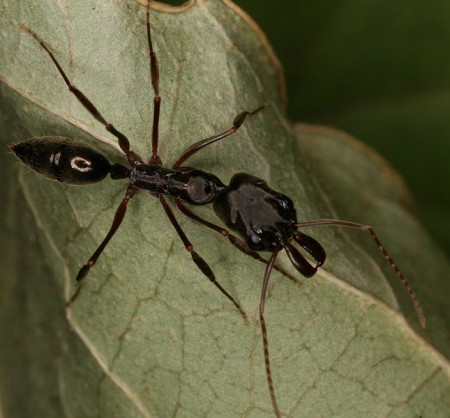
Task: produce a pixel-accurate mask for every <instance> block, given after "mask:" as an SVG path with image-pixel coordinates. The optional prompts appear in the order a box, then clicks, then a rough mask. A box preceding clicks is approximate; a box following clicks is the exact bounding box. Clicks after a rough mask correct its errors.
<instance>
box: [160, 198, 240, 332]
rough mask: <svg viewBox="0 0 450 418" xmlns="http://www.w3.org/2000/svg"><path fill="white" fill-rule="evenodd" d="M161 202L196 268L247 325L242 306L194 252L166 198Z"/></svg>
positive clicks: (161, 199)
mask: <svg viewBox="0 0 450 418" xmlns="http://www.w3.org/2000/svg"><path fill="white" fill-rule="evenodd" d="M159 200H160V202H161V204H162V206H163V208H164V210H165V212H166V215H167V216H168V218H169V220H170V222H171V223H172V225H173V227H174V228H175V230H176V231H177V234H178V236H179V237H180V239H181V241H183V244H184V247H185V248H186V250H187V251H189V253H190V254H191V257H192V260H193V261H194V263H195V264H196V266H197V267H198V268H199V269H200V270H201V272H202V273H203V274H204V275H205V276H206V277H207V278H208V279H209V280H210V281H211V283H213V284H214V285H215V286H216V287H217V288H218V289H219V290H220V291H221V292H222V293H223V294H224V295H225V296H226V297H227V298H228V299H229V300H230V301H231V302H232V303H233V304H234V306H236V308H237V309H238V311H239V312H240V313H241V315H242V317H243V318H244V322H245V323H246V324H247V323H248V319H247V314H246V313H245V311H244V310H243V309H242V308H241V305H239V303H237V302H236V300H235V299H234V298H233V296H231V295H230V294H229V293H228V292H227V291H226V290H225V289H224V288H223V287H222V286H221V285H220V283H219V282H218V281H217V280H216V276H215V275H214V273H213V271H212V270H211V267H209V265H208V263H207V262H206V261H205V260H204V259H203V258H202V257H201V256H200V255H199V254H198V253H197V252H196V251H195V250H194V246H193V245H192V244H191V242H190V241H189V239H188V238H187V236H186V234H185V233H184V231H183V229H182V228H181V226H180V224H179V223H178V221H177V220H176V218H175V215H174V213H173V211H172V209H171V208H170V206H169V205H168V203H167V201H166V199H164V196H162V195H159Z"/></svg>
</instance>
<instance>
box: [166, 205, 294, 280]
mask: <svg viewBox="0 0 450 418" xmlns="http://www.w3.org/2000/svg"><path fill="white" fill-rule="evenodd" d="M175 204H176V205H177V208H178V209H180V211H181V212H182V213H183V214H184V215H185V216H187V217H188V218H189V219H191V220H193V221H194V222H197V223H199V224H200V225H203V226H206V227H207V228H209V229H211V230H213V231H215V232H218V233H219V234H220V235H222V236H223V237H226V238H228V241H230V243H231V244H233V245H234V246H235V247H236V248H237V249H238V250H239V251H241V252H243V253H244V254H245V255H248V256H250V257H252V258H254V259H255V260H257V261H259V262H261V263H264V264H267V263H268V261H267V260H266V259H264V258H263V257H261V256H260V255H259V254H258V253H257V252H256V251H252V250H251V249H250V248H248V247H247V245H246V244H245V242H244V241H242V240H241V239H239V238H237V237H236V236H234V235H233V234H230V232H229V231H228V230H226V229H225V228H222V227H220V226H218V225H216V224H213V223H212V222H209V221H207V220H205V219H203V218H200V216H198V215H196V214H195V213H194V212H192V211H190V210H189V209H188V208H187V207H186V205H184V204H183V203H182V202H181V200H180V199H175ZM273 268H274V269H275V270H277V271H278V272H280V273H281V274H282V275H283V276H285V277H287V278H288V279H289V280H292V281H293V282H294V283H295V284H299V281H298V280H297V279H296V278H295V277H294V276H292V275H291V274H289V273H288V272H287V271H285V270H284V269H282V268H281V267H278V266H273Z"/></svg>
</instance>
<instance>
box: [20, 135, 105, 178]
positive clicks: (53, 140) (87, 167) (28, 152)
mask: <svg viewBox="0 0 450 418" xmlns="http://www.w3.org/2000/svg"><path fill="white" fill-rule="evenodd" d="M11 150H12V152H14V154H15V155H16V156H17V157H18V158H20V160H22V162H24V163H25V164H26V165H27V166H28V167H30V168H31V169H32V170H34V171H36V172H38V173H39V174H41V175H43V176H45V177H47V178H49V179H52V180H57V181H61V182H63V183H67V184H78V185H82V184H89V183H95V182H97V181H100V180H103V179H104V178H105V177H106V175H107V174H108V173H109V172H110V171H111V164H110V162H109V161H108V160H107V158H106V157H105V156H104V155H103V154H101V153H99V152H98V151H96V150H94V149H92V148H90V147H88V146H87V145H84V144H83V143H80V142H74V141H73V140H71V139H68V138H64V137H61V136H41V137H35V138H31V139H27V140H25V141H22V142H20V143H18V144H14V145H12V146H11Z"/></svg>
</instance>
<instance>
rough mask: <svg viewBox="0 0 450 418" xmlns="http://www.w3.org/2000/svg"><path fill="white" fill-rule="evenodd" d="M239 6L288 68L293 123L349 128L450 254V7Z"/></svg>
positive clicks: (271, 0) (438, 2)
mask: <svg viewBox="0 0 450 418" xmlns="http://www.w3.org/2000/svg"><path fill="white" fill-rule="evenodd" d="M180 3H183V2H178V4H180ZM237 4H238V5H239V6H240V7H242V8H243V9H244V10H245V11H246V12H248V13H249V14H250V15H251V16H252V17H253V19H254V20H255V21H256V22H257V23H258V24H259V25H260V27H261V28H262V30H263V31H264V32H265V34H266V35H267V37H268V39H269V41H270V42H271V44H272V46H273V48H274V50H275V52H276V54H277V55H278V57H279V59H280V61H281V62H282V64H283V66H284V71H285V75H286V81H287V94H288V109H287V111H288V116H289V118H290V120H291V121H293V122H298V121H302V122H308V123H317V124H326V125H330V126H333V127H336V128H340V129H343V130H345V131H347V132H349V133H350V134H352V135H354V136H356V137H358V138H359V139H360V140H362V141H364V142H366V143H367V144H369V145H370V146H372V147H373V148H375V149H376V150H378V151H379V152H380V153H381V154H382V155H383V156H384V157H385V158H386V159H387V160H388V161H389V162H390V163H391V165H392V166H393V167H394V168H395V169H396V170H398V171H399V172H400V174H401V175H402V176H403V178H404V179H405V180H406V183H407V184H408V186H409V188H410V190H411V192H412V194H413V196H414V198H415V207H414V209H415V211H416V214H417V216H418V217H419V219H420V220H421V221H422V223H423V224H424V225H425V227H426V228H427V229H428V230H429V231H430V232H431V234H432V235H433V236H434V238H435V240H436V241H437V242H438V244H439V245H440V246H441V248H442V249H443V250H444V251H445V252H446V253H447V254H450V222H448V216H449V215H450V202H449V201H450V199H449V198H450V196H449V195H450V193H449V192H450V164H449V163H448V162H447V159H448V157H449V156H450V2H449V1H448V0H434V1H433V2H426V3H425V2H423V1H422V0H396V1H395V2H393V1H390V0H365V1H361V0H346V1H336V0H283V1H275V0H258V1H251V0H239V1H237ZM367 187H370V185H367Z"/></svg>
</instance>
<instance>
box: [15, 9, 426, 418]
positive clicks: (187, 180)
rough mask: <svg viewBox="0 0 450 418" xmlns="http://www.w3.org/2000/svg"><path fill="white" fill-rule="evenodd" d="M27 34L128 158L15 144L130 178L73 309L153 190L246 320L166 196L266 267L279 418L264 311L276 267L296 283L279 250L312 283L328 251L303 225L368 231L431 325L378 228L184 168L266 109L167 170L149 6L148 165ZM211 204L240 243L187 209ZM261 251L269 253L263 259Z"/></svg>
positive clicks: (64, 177)
mask: <svg viewBox="0 0 450 418" xmlns="http://www.w3.org/2000/svg"><path fill="white" fill-rule="evenodd" d="M21 29H23V30H24V31H26V32H27V33H28V34H29V35H31V36H32V37H33V38H34V39H35V40H36V41H37V42H38V43H39V45H40V47H41V48H42V49H43V50H44V51H45V52H46V53H47V54H48V56H49V57H50V59H51V60H52V61H53V63H54V65H55V67H56V69H57V70H58V72H59V73H60V75H61V77H62V78H63V80H64V82H65V84H66V85H67V87H68V88H69V91H70V92H71V93H72V94H73V95H74V96H75V97H76V98H77V99H78V101H79V102H80V103H81V105H82V106H83V107H84V108H85V109H86V110H87V111H88V112H89V113H90V114H91V115H92V116H93V117H94V118H95V119H96V120H97V121H98V122H99V123H101V124H102V125H103V126H104V127H105V129H106V130H107V131H108V132H110V133H111V134H112V135H113V136H115V137H116V138H117V140H118V144H119V147H120V149H121V151H122V152H123V154H124V155H125V157H126V158H127V160H128V163H129V165H130V167H127V166H125V165H122V164H120V163H111V162H110V161H109V160H108V159H107V158H106V157H105V156H104V155H103V154H101V153H100V152H98V151H97V150H94V149H93V148H90V147H88V146H86V145H85V144H82V143H79V142H76V141H73V140H72V139H70V138H65V137H58V136H45V137H35V138H31V139H28V140H25V141H22V142H20V143H18V144H15V145H12V146H11V150H12V151H13V152H14V154H15V155H16V156H17V157H18V158H19V159H20V160H21V161H22V162H23V163H25V164H26V165H27V166H28V167H30V168H31V169H33V170H35V171H37V172H38V173H39V174H41V175H43V176H45V177H47V178H49V179H52V180H57V181H60V182H63V183H67V184H75V185H88V184H91V183H94V182H98V181H102V180H104V179H105V178H106V177H107V176H108V175H109V176H110V178H111V179H113V180H128V181H129V183H128V186H127V188H126V192H125V195H124V197H123V198H122V201H121V203H120V204H119V206H118V208H117V210H116V213H115V216H114V219H113V222H112V225H111V227H110V230H109V231H108V233H107V235H106V237H105V238H104V239H103V241H102V242H101V244H100V245H99V247H98V248H97V249H96V250H95V252H94V253H93V254H92V256H91V257H90V259H89V260H88V261H87V262H86V264H85V265H84V266H82V268H81V269H80V270H79V272H78V274H77V276H76V280H77V281H78V282H79V283H80V286H79V287H78V289H77V291H76V292H75V294H74V295H73V297H72V298H71V299H70V300H69V302H68V305H70V304H71V303H73V302H74V301H75V299H76V298H77V297H78V295H79V292H80V289H81V282H82V281H83V280H84V279H85V277H86V276H87V274H88V273H89V271H90V269H91V268H92V267H93V266H94V265H95V263H96V262H97V260H98V258H99V256H100V255H101V254H102V252H103V251H104V249H105V247H106V246H107V244H108V243H109V241H110V240H111V239H112V237H113V236H114V235H115V233H116V232H117V230H118V228H119V227H120V225H121V223H122V221H123V219H124V217H125V214H126V212H127V207H128V203H129V201H130V200H131V199H133V198H134V197H135V196H136V195H137V194H138V193H139V192H140V191H142V190H147V191H148V192H149V193H150V194H151V195H152V196H154V197H156V198H157V199H158V200H159V201H160V203H161V206H162V208H163V210H164V212H165V213H166V215H167V217H168V218H169V221H170V223H171V224H172V226H173V227H174V229H175V231H176V233H177V235H178V237H179V238H180V240H181V241H182V243H183V245H184V247H185V249H186V250H187V251H188V252H189V254H190V255H191V258H192V260H193V262H194V263H195V265H196V266H197V267H198V269H199V270H200V271H201V272H202V273H203V275H204V276H206V277H207V278H208V279H209V280H210V281H211V283H212V284H214V285H215V286H216V287H217V288H218V289H219V291H220V292H221V293H222V294H223V295H224V296H225V297H226V298H228V299H229V300H230V301H231V302H232V303H233V304H234V305H235V307H236V309H238V311H239V312H240V314H241V316H242V317H243V319H244V321H245V322H247V315H246V313H245V311H244V309H243V308H242V307H241V306H240V304H239V303H238V302H237V301H236V300H235V298H234V297H233V296H232V295H231V294H230V293H228V292H227V290H226V289H224V288H223V287H222V286H221V284H220V283H219V282H218V281H217V280H216V277H215V275H214V273H213V271H212V269H211V268H210V266H209V265H208V263H207V262H206V261H205V260H204V259H203V257H201V255H200V254H198V253H197V252H196V251H195V249H194V246H193V244H192V243H191V241H190V240H189V239H188V237H187V236H186V234H185V232H184V231H183V229H182V228H181V226H180V224H179V223H178V221H177V219H176V216H175V213H174V211H173V209H172V208H171V207H170V206H169V204H168V203H167V200H166V196H169V197H171V198H172V199H173V200H174V203H175V205H176V207H177V208H178V209H179V210H180V211H181V212H182V213H183V214H184V215H185V216H186V217H188V218H189V219H191V220H193V221H194V222H196V223H199V224H200V225H203V226H204V227H206V228H208V229H210V230H212V231H215V232H217V233H219V234H220V235H222V236H223V237H226V238H227V239H228V240H229V242H230V243H231V244H233V245H234V246H235V247H236V248H237V249H238V250H240V251H241V252H243V253H244V254H246V255H248V256H250V257H252V258H254V259H256V260H258V261H260V262H262V263H264V264H265V265H266V268H265V273H264V278H263V283H262V289H261V298H260V306H259V320H260V325H261V331H262V340H263V352H264V359H265V370H266V376H267V384H268V387H269V395H270V398H271V402H272V408H273V411H274V414H275V416H277V417H281V412H280V409H279V407H278V403H277V397H276V394H275V387H274V384H273V379H272V372H271V365H270V355H269V341H268V333H267V328H266V323H265V317H264V310H265V302H266V293H267V287H268V282H269V279H270V276H271V272H272V270H273V269H276V270H278V271H280V272H281V273H282V274H284V275H285V276H287V277H288V278H290V279H291V280H293V281H296V278H295V277H293V276H292V275H290V274H289V273H287V272H285V271H284V270H283V269H281V268H280V267H278V266H277V265H276V264H275V263H276V259H277V257H278V255H279V253H280V252H281V251H285V252H286V254H287V256H288V258H289V260H290V261H291V263H292V264H293V266H294V267H295V269H296V270H297V271H298V272H299V273H300V274H301V275H303V276H304V277H312V276H313V275H314V274H315V273H316V272H317V269H318V268H319V267H320V266H322V265H323V263H324V262H325V259H326V253H325V250H324V248H323V247H322V245H321V244H320V243H319V242H317V241H316V240H315V239H314V238H312V237H310V236H308V235H306V234H304V233H302V232H300V231H299V228H302V227H314V226H339V227H348V228H353V229H359V230H362V231H365V232H367V233H368V234H369V235H370V236H371V238H372V239H373V241H374V242H375V244H376V246H377V247H378V249H379V250H380V252H381V253H382V255H383V257H384V258H385V259H386V261H387V262H388V264H389V265H390V266H391V268H392V270H393V271H394V273H395V274H396V275H397V277H398V278H399V280H400V281H401V282H402V283H403V285H404V286H405V288H406V289H407V291H408V293H409V296H410V298H411V300H412V302H413V304H414V307H415V309H416V311H417V314H418V317H419V321H420V323H421V325H422V326H423V327H425V317H424V315H423V311H422V308H421V305H420V303H419V301H418V299H417V297H416V295H415V293H414V291H413V290H412V288H411V286H410V285H409V283H408V282H407V280H406V278H405V276H404V275H403V273H402V272H401V271H400V269H399V268H398V267H397V265H396V264H395V262H394V261H393V259H392V258H391V257H390V255H389V253H388V252H387V251H386V249H385V248H384V246H383V245H382V243H381V241H380V240H379V238H378V236H377V235H376V233H375V231H374V230H373V229H372V227H370V226H368V225H362V224H358V223H354V222H349V221H344V220H337V219H319V220H313V221H305V222H298V220H297V214H296V210H295V207H294V203H293V201H292V200H291V199H290V198H289V197H288V196H286V195H284V194H282V193H280V192H277V191H275V190H273V189H271V188H270V187H269V186H268V185H267V183H266V182H265V181H264V180H262V179H260V178H257V177H255V176H253V175H251V174H248V173H237V174H235V175H234V176H233V177H232V178H231V180H230V183H229V184H228V185H225V184H224V183H222V181H221V180H220V179H219V178H218V177H216V176H215V175H214V174H212V173H208V172H205V171H202V170H199V169H194V168H188V167H185V166H184V163H186V161H187V160H188V159H189V158H190V157H192V156H193V155H194V154H196V153H197V152H199V151H201V150H202V149H203V148H205V147H207V146H209V145H211V144H213V143H215V142H217V141H220V140H222V139H224V138H227V137H228V136H230V135H233V134H235V133H236V132H237V131H238V129H239V128H240V127H241V126H242V124H243V123H244V122H245V120H246V119H247V118H248V117H250V116H253V115H254V114H256V113H258V112H259V111H261V110H262V107H260V108H257V109H255V110H253V111H244V112H241V113H240V114H239V115H237V116H236V117H235V118H234V120H233V122H232V124H231V126H230V127H229V128H228V129H226V130H225V131H223V132H220V133H218V134H215V135H212V136H210V137H208V138H206V139H203V140H201V141H198V142H196V143H194V144H193V145H191V146H190V147H188V148H187V149H186V150H185V151H184V152H182V154H181V155H180V156H179V157H178V159H177V161H176V162H175V163H174V164H173V165H172V166H171V167H170V168H168V167H164V166H163V163H162V161H161V158H160V156H159V154H158V143H159V116H160V108H161V96H160V93H159V67H158V60H157V57H156V54H155V52H154V49H153V45H152V36H151V27H150V2H148V3H147V6H146V34H147V43H148V49H149V56H150V81H151V85H152V89H153V92H154V98H153V124H152V135H151V157H150V159H149V160H148V162H146V161H145V159H144V158H143V157H141V156H140V155H138V154H137V153H136V152H134V151H133V150H132V149H131V145H130V142H129V140H128V138H127V137H126V136H125V135H124V134H123V133H122V132H120V131H119V130H117V129H116V128H115V127H114V126H113V125H112V124H111V123H110V122H109V121H108V120H107V119H106V118H105V117H104V116H103V115H102V114H101V113H100V111H99V110H98V109H97V107H96V106H95V105H94V104H93V103H92V102H91V101H90V100H89V99H88V97H87V96H86V95H85V94H84V93H82V92H81V91H80V90H79V89H78V87H77V86H75V85H74V84H73V83H72V82H71V80H70V79H69V78H68V77H67V75H66V73H65V72H64V70H63V68H62V66H61V65H60V64H59V62H58V61H57V60H56V58H55V56H54V55H53V53H52V52H51V50H50V49H49V47H48V46H47V45H46V43H45V42H44V41H43V40H42V39H41V38H40V37H39V36H38V35H37V34H36V33H35V32H34V31H33V30H32V29H31V28H29V27H28V26H26V25H25V24H22V25H21ZM186 204H188V205H193V206H196V205H197V206H198V205H212V207H213V210H214V212H215V214H216V215H217V217H218V218H219V219H220V220H221V221H222V222H223V223H224V224H225V225H226V226H227V227H228V228H229V230H231V231H233V232H235V233H237V235H239V236H240V237H237V236H235V235H233V234H232V233H231V232H230V231H229V230H228V229H226V228H223V227H221V226H219V225H216V224H214V223H212V222H210V221H209V220H206V219H203V218H201V217H200V216H198V215H197V214H195V213H194V212H193V211H191V210H190V209H189V207H188V206H187V205H186ZM293 243H295V244H297V246H300V247H301V248H302V249H303V250H304V251H305V252H306V253H308V254H309V258H311V259H313V260H314V264H312V263H311V262H310V261H309V259H307V258H306V257H305V256H303V255H302V254H301V253H300V251H299V250H298V249H297V246H294V245H293ZM260 252H268V253H270V257H269V259H268V260H267V259H265V258H263V257H262V256H261V255H260Z"/></svg>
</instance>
